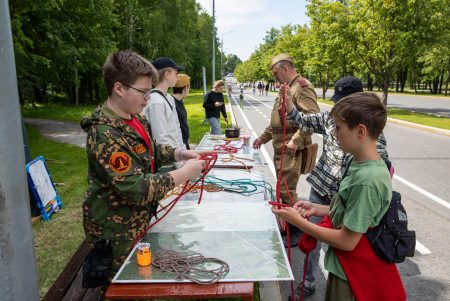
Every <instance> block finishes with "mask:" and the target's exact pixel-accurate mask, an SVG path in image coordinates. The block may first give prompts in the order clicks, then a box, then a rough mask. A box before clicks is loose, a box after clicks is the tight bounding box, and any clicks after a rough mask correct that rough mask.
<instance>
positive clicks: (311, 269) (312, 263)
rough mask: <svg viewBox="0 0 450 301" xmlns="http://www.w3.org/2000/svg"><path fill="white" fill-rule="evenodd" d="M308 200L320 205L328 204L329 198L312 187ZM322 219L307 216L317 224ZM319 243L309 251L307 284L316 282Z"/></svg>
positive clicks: (310, 284)
mask: <svg viewBox="0 0 450 301" xmlns="http://www.w3.org/2000/svg"><path fill="white" fill-rule="evenodd" d="M309 200H310V201H311V202H313V203H316V204H320V205H330V200H329V198H328V197H327V196H326V195H325V196H321V195H320V194H319V193H317V192H316V191H314V189H312V188H311V192H310V194H309ZM322 219H323V217H322V216H312V217H310V218H309V221H310V222H312V223H314V224H318V223H320V221H321V220H322ZM321 245H322V244H321V243H320V242H319V241H317V246H316V248H315V249H314V250H312V251H311V253H309V258H308V266H307V268H306V280H307V282H308V286H314V285H315V284H316V270H317V267H318V266H319V258H320V248H321Z"/></svg>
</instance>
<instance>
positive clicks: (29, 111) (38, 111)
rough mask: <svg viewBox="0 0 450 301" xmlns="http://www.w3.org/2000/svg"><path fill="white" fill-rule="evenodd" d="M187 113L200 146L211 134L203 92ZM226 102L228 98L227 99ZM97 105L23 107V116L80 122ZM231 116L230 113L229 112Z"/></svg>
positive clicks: (190, 100)
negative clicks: (204, 138) (205, 136)
mask: <svg viewBox="0 0 450 301" xmlns="http://www.w3.org/2000/svg"><path fill="white" fill-rule="evenodd" d="M184 101H185V106H186V111H187V113H188V123H189V131H190V139H189V140H190V143H193V144H198V143H199V142H200V140H201V138H202V137H203V135H204V134H205V133H206V132H208V133H209V124H208V123H205V124H203V121H204V119H205V109H204V108H203V90H200V89H191V90H190V93H189V96H188V97H187V98H186V99H185V100H184ZM225 102H226V97H225ZM95 108H96V105H90V106H79V107H74V106H64V105H57V104H46V105H42V104H38V105H37V106H36V107H33V106H32V105H31V104H27V105H25V106H22V114H23V116H24V117H29V118H40V119H52V120H62V121H71V122H80V120H81V118H83V117H84V116H89V115H91V113H92V111H93V110H94V109H95ZM227 114H229V112H227ZM230 120H231V118H230ZM221 124H222V128H225V126H226V124H225V121H224V120H223V118H222V119H221Z"/></svg>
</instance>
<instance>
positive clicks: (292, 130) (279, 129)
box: [272, 127, 298, 135]
mask: <svg viewBox="0 0 450 301" xmlns="http://www.w3.org/2000/svg"><path fill="white" fill-rule="evenodd" d="M297 130H298V128H286V134H293V133H295V132H297ZM283 132H284V129H283V128H282V127H276V128H274V127H273V128H272V134H275V135H280V134H283Z"/></svg>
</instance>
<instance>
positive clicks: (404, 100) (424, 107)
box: [315, 88, 450, 117]
mask: <svg viewBox="0 0 450 301" xmlns="http://www.w3.org/2000/svg"><path fill="white" fill-rule="evenodd" d="M315 90H316V93H317V96H318V97H322V89H315ZM333 92H334V89H332V88H331V89H328V90H327V93H326V94H325V97H326V98H330V97H331V96H332V95H333ZM379 95H380V96H381V95H382V93H379ZM387 103H388V107H395V108H400V109H405V110H410V111H414V112H420V113H426V114H432V115H436V116H446V117H450V96H447V97H444V96H428V95H412V94H398V93H389V94H388V101H387Z"/></svg>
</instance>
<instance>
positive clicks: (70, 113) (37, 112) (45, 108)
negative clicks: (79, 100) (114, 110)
mask: <svg viewBox="0 0 450 301" xmlns="http://www.w3.org/2000/svg"><path fill="white" fill-rule="evenodd" d="M96 107H97V106H96V105H89V106H78V107H74V106H64V105H59V104H45V105H44V104H37V105H36V107H33V106H32V105H31V104H26V105H24V106H22V114H23V117H29V118H41V119H52V120H62V121H72V122H80V120H81V118H83V117H84V116H89V115H91V113H92V111H93V110H94V109H95V108H96Z"/></svg>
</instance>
